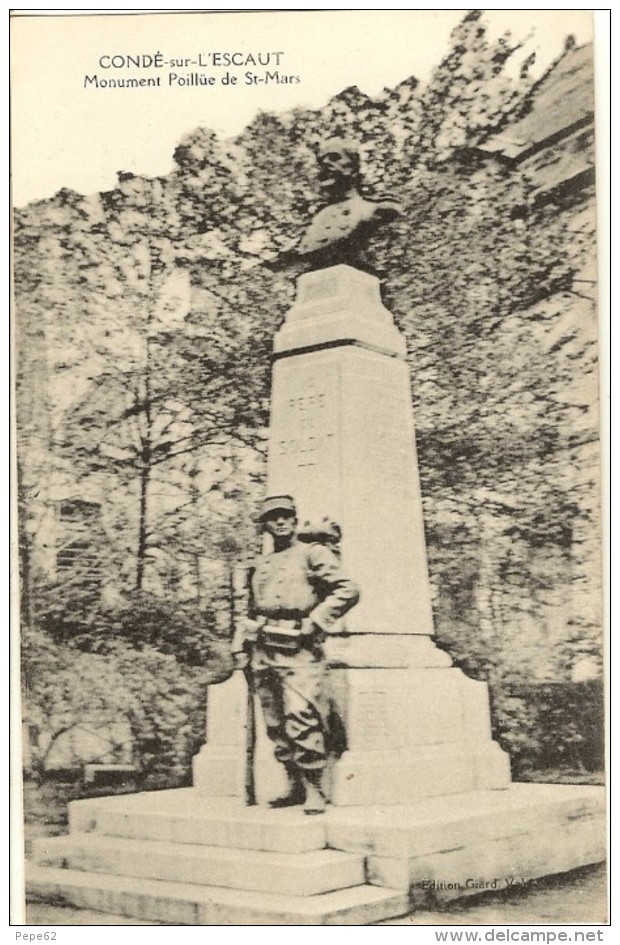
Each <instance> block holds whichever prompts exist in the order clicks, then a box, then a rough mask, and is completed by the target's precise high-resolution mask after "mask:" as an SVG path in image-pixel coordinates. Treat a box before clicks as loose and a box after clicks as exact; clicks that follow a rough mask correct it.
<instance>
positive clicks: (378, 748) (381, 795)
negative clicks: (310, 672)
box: [194, 634, 510, 807]
mask: <svg viewBox="0 0 620 945" xmlns="http://www.w3.org/2000/svg"><path fill="white" fill-rule="evenodd" d="M326 657H327V661H328V665H329V667H330V669H329V675H328V681H329V685H330V688H331V692H332V698H333V701H334V704H335V705H336V707H337V710H338V712H339V714H340V716H341V718H342V721H343V723H344V729H345V731H346V734H347V746H346V748H347V750H346V751H345V752H344V754H343V755H342V757H341V758H340V759H338V760H334V761H333V763H332V764H330V767H329V771H328V773H327V777H326V779H325V782H326V784H325V786H326V788H327V789H328V791H329V796H330V799H331V802H332V804H334V805H335V806H339V807H340V806H351V805H375V804H376V805H383V804H404V803H415V802H416V801H417V800H419V799H420V798H423V797H432V796H435V795H439V794H445V795H448V794H456V793H463V792H464V791H476V790H487V789H504V788H507V787H508V785H509V784H510V762H509V758H508V755H506V754H505V753H504V752H503V751H502V750H501V748H500V747H499V745H497V744H496V743H495V742H493V741H492V736H491V722H490V712H489V701H488V693H487V686H486V683H483V682H478V681H476V680H473V679H469V678H468V677H467V676H465V674H464V673H463V672H462V671H461V670H460V669H457V668H456V667H453V666H452V660H451V659H450V657H449V656H448V655H447V654H446V653H444V652H442V651H441V650H439V649H438V648H437V647H436V646H435V645H434V644H433V642H432V640H431V639H430V638H429V637H428V636H424V635H418V636H416V635H411V636H409V637H403V636H398V635H389V634H386V635H384V636H379V635H377V634H374V635H371V634H366V635H362V634H357V635H355V636H351V637H338V636H333V637H330V638H328V640H327V643H326ZM246 711H247V686H246V683H245V679H244V677H243V675H242V674H241V673H235V674H234V675H233V676H232V677H231V679H229V680H228V681H227V682H225V683H220V684H219V685H218V686H213V687H212V688H211V690H210V694H209V707H208V713H207V743H206V745H205V746H204V747H203V748H202V750H201V752H200V754H199V755H198V756H197V757H196V758H195V759H194V786H195V787H196V788H197V789H198V791H199V792H200V793H202V794H205V795H206V796H209V797H238V798H240V799H242V800H243V799H245V766H246V764H247V749H246V743H247V735H246ZM254 716H255V722H256V747H255V758H254V771H255V780H256V789H257V798H258V800H259V801H266V800H268V799H269V798H270V797H274V796H276V795H277V794H278V793H280V792H281V790H282V789H283V788H284V786H285V781H284V777H283V770H282V767H281V766H280V765H279V764H277V762H275V760H274V758H273V748H272V746H271V744H270V742H269V740H268V738H267V735H266V732H265V728H264V723H263V718H262V712H261V709H260V705H259V704H258V700H257V701H256V705H255V712H254Z"/></svg>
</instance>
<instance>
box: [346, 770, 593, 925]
mask: <svg viewBox="0 0 620 945" xmlns="http://www.w3.org/2000/svg"><path fill="white" fill-rule="evenodd" d="M327 830H328V845H329V846H330V847H331V848H337V849H342V850H348V851H351V852H359V853H365V854H366V864H367V877H368V881H369V882H370V883H375V884H377V885H383V886H386V887H389V888H393V889H402V890H403V891H404V890H410V891H411V896H412V902H413V904H414V905H415V906H416V907H419V906H426V905H428V904H429V903H436V902H446V901H449V900H451V899H457V898H461V897H465V896H468V895H477V894H479V893H480V892H485V891H496V890H502V889H507V888H518V887H519V886H521V885H523V884H525V883H526V882H529V881H530V880H532V879H537V878H539V877H541V876H548V875H552V874H556V873H564V872H568V871H570V870H572V869H576V868H577V867H581V866H586V865H588V864H591V863H599V862H602V861H604V860H605V856H606V819H605V792H604V789H603V788H601V787H596V786H589V785H588V786H576V785H575V786H572V785H553V784H514V785H512V787H511V788H510V789H509V790H507V791H486V792H474V793H470V794H463V795H455V796H451V797H444V798H428V799H426V801H425V802H421V803H418V804H416V805H414V806H412V807H403V808H400V809H394V808H391V809H390V808H383V809H381V808H375V809H374V810H370V809H368V808H366V809H365V810H358V811H356V810H354V809H350V810H344V809H343V810H339V811H334V812H333V816H331V817H330V818H329V819H328V821H327Z"/></svg>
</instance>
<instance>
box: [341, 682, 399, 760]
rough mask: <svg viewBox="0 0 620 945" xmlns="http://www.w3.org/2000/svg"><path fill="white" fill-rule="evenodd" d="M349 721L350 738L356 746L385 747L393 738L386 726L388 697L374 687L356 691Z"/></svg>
mask: <svg viewBox="0 0 620 945" xmlns="http://www.w3.org/2000/svg"><path fill="white" fill-rule="evenodd" d="M350 723H351V738H352V740H353V739H354V740H355V742H356V743H357V744H356V747H357V748H361V749H363V750H368V751H372V750H373V749H377V750H380V749H385V748H387V747H389V746H390V744H391V742H392V740H393V733H390V730H389V726H388V698H387V693H386V692H381V691H377V690H376V689H373V690H367V691H365V692H364V691H362V692H358V693H356V697H355V709H354V712H353V717H352V718H351V719H350Z"/></svg>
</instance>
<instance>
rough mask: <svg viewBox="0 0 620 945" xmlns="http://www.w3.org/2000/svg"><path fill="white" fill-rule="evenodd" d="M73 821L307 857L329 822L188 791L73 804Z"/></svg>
mask: <svg viewBox="0 0 620 945" xmlns="http://www.w3.org/2000/svg"><path fill="white" fill-rule="evenodd" d="M69 823H70V829H71V832H72V833H84V832H96V833H98V834H106V835H108V836H117V837H126V838H128V839H141V840H159V841H163V842H168V843H183V844H187V843H189V844H204V845H206V846H212V847H228V848H230V849H244V850H266V851H273V852H277V853H306V852H308V851H311V850H322V849H324V848H325V847H326V845H327V844H326V833H327V831H326V826H325V819H324V818H321V817H307V816H305V815H304V812H303V810H302V809H301V808H299V807H297V808H290V809H283V810H270V809H269V808H267V807H242V806H240V804H239V803H238V802H235V801H230V800H225V799H211V798H206V797H204V796H201V795H200V794H198V793H197V792H196V791H193V790H191V789H186V788H181V789H179V790H176V791H158V792H154V793H150V794H149V793H143V794H137V795H124V796H120V797H107V798H92V799H88V800H82V801H73V802H72V803H71V804H70V806H69Z"/></svg>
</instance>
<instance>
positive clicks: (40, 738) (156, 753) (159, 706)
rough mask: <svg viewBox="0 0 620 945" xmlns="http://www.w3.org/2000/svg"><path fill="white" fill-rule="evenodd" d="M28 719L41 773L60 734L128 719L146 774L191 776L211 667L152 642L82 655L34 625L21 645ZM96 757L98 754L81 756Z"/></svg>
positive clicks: (111, 644) (34, 763)
mask: <svg viewBox="0 0 620 945" xmlns="http://www.w3.org/2000/svg"><path fill="white" fill-rule="evenodd" d="M23 681H24V723H25V725H26V727H27V730H28V736H29V756H30V762H29V764H30V769H31V772H32V773H33V774H34V775H35V776H37V777H39V778H40V777H42V776H43V774H44V772H45V769H46V763H47V759H48V758H49V755H50V752H51V750H52V748H53V746H54V744H56V743H57V741H58V739H59V737H60V736H61V735H63V734H64V733H66V732H70V731H71V730H72V729H76V728H78V727H79V726H80V724H81V723H82V722H83V720H84V719H85V718H89V719H93V718H94V719H97V718H98V719H100V720H101V724H102V726H104V725H105V724H106V723H109V722H110V721H114V722H123V721H124V722H126V723H127V724H128V727H129V730H130V732H131V754H132V761H133V763H134V764H135V765H136V766H137V767H138V769H139V772H140V774H141V776H142V777H146V776H155V775H166V776H169V775H172V776H174V777H176V778H178V779H180V780H183V779H184V778H187V775H188V772H189V766H190V761H191V757H192V755H193V754H194V753H195V752H196V751H197V749H198V746H199V745H200V743H201V741H202V740H203V738H204V709H205V703H206V686H207V682H208V677H207V674H206V672H201V671H199V670H196V669H193V668H190V667H184V666H182V665H181V664H180V663H178V662H177V661H176V660H175V658H174V656H172V655H167V654H163V653H161V652H159V651H158V650H156V649H154V648H153V647H151V646H146V645H144V646H142V647H141V648H140V649H135V648H133V647H131V646H130V645H129V644H127V643H126V642H124V641H122V640H110V639H107V640H106V641H101V643H100V646H99V649H98V652H96V653H84V652H81V651H80V650H79V649H77V648H76V647H74V646H71V645H68V644H55V643H54V642H53V641H52V640H51V639H50V638H49V637H48V636H47V635H46V634H43V633H41V632H32V631H29V632H27V633H26V634H25V640H24V651H23ZM84 760H85V761H86V760H93V759H84Z"/></svg>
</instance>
